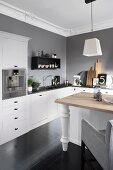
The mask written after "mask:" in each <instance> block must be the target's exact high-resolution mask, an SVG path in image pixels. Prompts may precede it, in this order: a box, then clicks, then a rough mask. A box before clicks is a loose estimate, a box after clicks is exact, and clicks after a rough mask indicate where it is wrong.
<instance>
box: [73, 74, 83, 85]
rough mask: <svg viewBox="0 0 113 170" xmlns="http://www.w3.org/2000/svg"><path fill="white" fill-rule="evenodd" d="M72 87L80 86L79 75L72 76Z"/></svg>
mask: <svg viewBox="0 0 113 170" xmlns="http://www.w3.org/2000/svg"><path fill="white" fill-rule="evenodd" d="M73 86H81V79H80V76H79V75H74V76H73Z"/></svg>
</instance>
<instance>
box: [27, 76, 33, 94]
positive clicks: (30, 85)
mask: <svg viewBox="0 0 113 170" xmlns="http://www.w3.org/2000/svg"><path fill="white" fill-rule="evenodd" d="M32 84H33V79H32V78H29V79H28V92H30V93H31V92H32Z"/></svg>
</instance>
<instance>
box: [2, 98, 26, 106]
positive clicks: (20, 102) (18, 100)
mask: <svg viewBox="0 0 113 170" xmlns="http://www.w3.org/2000/svg"><path fill="white" fill-rule="evenodd" d="M25 99H26V96H24V97H17V98H13V99H7V100H2V106H3V107H8V106H14V107H19V106H20V105H24V103H25V101H26V100H25Z"/></svg>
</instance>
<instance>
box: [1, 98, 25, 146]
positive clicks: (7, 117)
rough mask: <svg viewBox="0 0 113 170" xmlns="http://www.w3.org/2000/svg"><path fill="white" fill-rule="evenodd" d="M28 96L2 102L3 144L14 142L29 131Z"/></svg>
mask: <svg viewBox="0 0 113 170" xmlns="http://www.w3.org/2000/svg"><path fill="white" fill-rule="evenodd" d="M27 105H28V103H27V96H22V97H17V98H13V99H7V100H3V101H2V132H1V138H2V140H1V143H5V142H7V141H9V140H12V139H14V138H16V137H18V136H20V135H22V134H24V133H26V132H27V131H28V125H27V121H28V117H27V116H28V114H27Z"/></svg>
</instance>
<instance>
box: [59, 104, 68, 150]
mask: <svg viewBox="0 0 113 170" xmlns="http://www.w3.org/2000/svg"><path fill="white" fill-rule="evenodd" d="M69 121H70V110H69V106H66V105H61V126H62V137H61V140H60V141H61V142H62V148H63V151H67V149H68V143H69Z"/></svg>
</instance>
